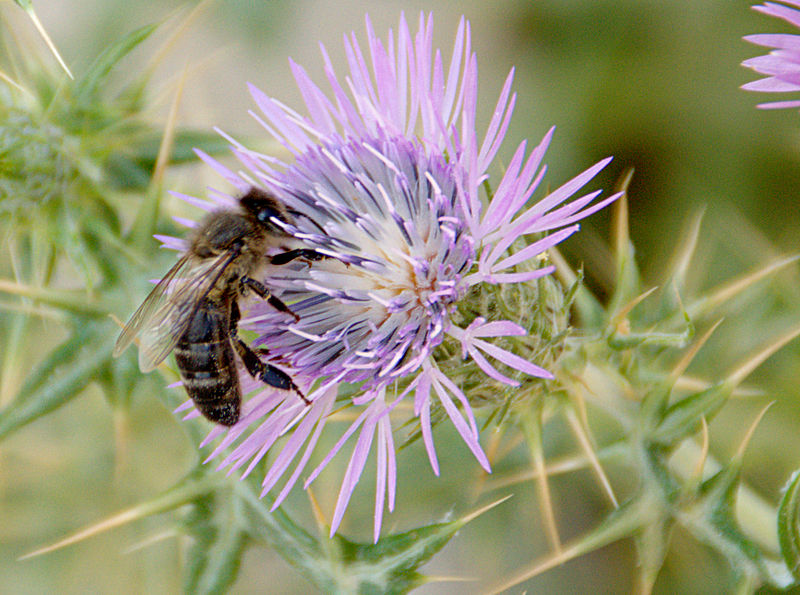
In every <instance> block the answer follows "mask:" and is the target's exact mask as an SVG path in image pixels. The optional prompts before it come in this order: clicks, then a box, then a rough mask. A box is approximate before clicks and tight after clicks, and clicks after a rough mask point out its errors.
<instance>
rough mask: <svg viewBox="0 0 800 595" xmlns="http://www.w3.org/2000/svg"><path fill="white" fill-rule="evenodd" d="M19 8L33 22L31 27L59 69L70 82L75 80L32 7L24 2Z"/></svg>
mask: <svg viewBox="0 0 800 595" xmlns="http://www.w3.org/2000/svg"><path fill="white" fill-rule="evenodd" d="M19 6H21V7H22V9H23V10H24V11H25V12H26V13H27V14H28V17H29V18H30V19H31V21H33V26H34V27H36V30H37V31H38V32H39V35H41V36H42V39H44V42H45V43H46V44H47V47H48V48H50V51H51V52H52V53H53V55H54V56H55V58H56V60H58V63H59V64H60V65H61V68H63V69H64V72H66V73H67V76H68V77H69V78H71V79H72V80H75V77H74V76H72V72H70V69H69V67H68V66H67V63H66V62H64V60H63V58H61V54H59V53H58V49H57V48H56V45H55V44H54V43H53V40H52V39H50V36H49V35H48V34H47V31H46V30H45V28H44V25H42V23H41V21H40V20H39V17H38V16H36V12H34V10H33V5H32V4H31V3H30V2H26V3H25V6H23V5H22V4H19Z"/></svg>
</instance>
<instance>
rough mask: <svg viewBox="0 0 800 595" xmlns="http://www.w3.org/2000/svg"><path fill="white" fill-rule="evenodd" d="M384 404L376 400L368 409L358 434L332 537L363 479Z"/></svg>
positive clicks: (333, 522)
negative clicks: (360, 480)
mask: <svg viewBox="0 0 800 595" xmlns="http://www.w3.org/2000/svg"><path fill="white" fill-rule="evenodd" d="M384 406H385V405H384V403H383V402H382V400H376V401H375V402H373V403H372V404H371V405H370V406H369V408H368V409H367V410H366V412H367V421H366V422H365V423H364V426H363V427H362V428H361V434H360V435H359V436H358V441H357V442H356V445H355V447H354V448H353V455H352V457H350V463H348V465H347V471H345V474H344V479H343V480H342V487H341V488H340V489H339V498H338V499H337V501H336V509H335V510H334V513H333V518H332V519H331V532H330V536H331V537H333V535H334V534H335V533H336V530H337V529H338V528H339V523H341V522H342V517H343V516H344V511H345V509H346V508H347V504H348V503H349V502H350V497H351V496H352V495H353V490H355V488H356V484H358V480H359V479H361V473H362V472H363V471H364V465H365V464H366V462H367V455H368V454H369V449H370V447H371V446H372V440H373V438H374V437H375V426H376V424H377V418H378V416H379V415H380V412H381V411H382V409H383V407H384Z"/></svg>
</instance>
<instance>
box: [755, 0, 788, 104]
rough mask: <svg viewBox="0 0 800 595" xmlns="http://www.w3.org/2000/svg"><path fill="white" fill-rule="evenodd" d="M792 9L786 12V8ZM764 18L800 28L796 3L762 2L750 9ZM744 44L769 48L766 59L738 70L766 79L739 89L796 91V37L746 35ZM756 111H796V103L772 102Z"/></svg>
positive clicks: (776, 91) (763, 58)
mask: <svg viewBox="0 0 800 595" xmlns="http://www.w3.org/2000/svg"><path fill="white" fill-rule="evenodd" d="M787 5H790V6H794V7H795V8H790V7H789V6H787ZM753 9H754V10H757V11H758V12H762V13H764V14H766V15H769V16H773V17H777V18H779V19H783V20H784V21H786V22H788V23H790V24H791V25H793V26H795V27H798V28H800V10H798V9H800V1H798V0H782V1H781V3H780V4H779V3H777V2H765V3H764V4H759V5H757V6H754V7H753ZM744 39H745V40H746V41H749V42H751V43H754V44H756V45H760V46H763V47H768V48H772V51H770V53H769V54H767V55H766V56H758V57H756V58H750V59H749V60H745V61H744V62H742V66H746V67H748V68H752V69H753V70H755V71H756V72H758V73H759V74H763V75H766V78H762V79H759V80H757V81H753V82H751V83H747V84H745V85H742V89H745V90H747V91H761V92H765V93H789V92H795V91H800V36H799V35H790V34H783V33H767V34H760V35H748V36H746V37H745V38H744ZM758 107H760V108H767V109H780V108H794V107H800V100H797V99H795V100H789V101H773V102H769V103H762V104H760V105H759V106H758Z"/></svg>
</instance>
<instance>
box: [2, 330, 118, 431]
mask: <svg viewBox="0 0 800 595" xmlns="http://www.w3.org/2000/svg"><path fill="white" fill-rule="evenodd" d="M113 341H114V337H113V335H112V334H111V333H109V332H108V326H107V325H106V324H100V323H95V322H87V323H85V324H83V325H78V326H77V328H76V330H75V331H74V333H73V334H72V335H71V336H70V337H69V338H68V339H67V340H66V341H65V342H64V343H62V344H61V345H60V346H59V347H57V348H56V349H55V350H54V351H53V352H52V353H50V354H49V355H48V356H47V357H46V358H45V359H44V361H42V362H41V363H40V364H39V365H37V366H36V367H35V368H34V369H33V370H32V371H31V372H30V373H29V374H28V378H27V380H26V381H25V383H24V384H23V385H22V387H21V388H20V390H19V392H18V393H17V395H16V397H15V398H14V400H13V401H12V402H11V403H9V404H8V405H7V406H6V407H5V408H4V409H3V410H2V411H0V438H2V437H4V436H6V435H7V434H9V433H11V432H13V431H14V430H17V429H19V428H21V427H22V426H24V425H26V424H28V423H30V422H32V421H35V420H36V419H38V418H39V417H41V416H43V415H45V414H46V413H49V412H50V411H53V410H54V409H56V408H58V407H60V406H61V405H63V404H65V403H67V402H68V401H70V400H71V399H73V398H74V397H76V396H78V394H80V392H81V391H82V390H83V389H84V388H86V386H87V385H88V384H89V383H90V382H91V381H92V380H93V379H94V378H95V376H96V375H97V374H98V373H99V371H100V370H101V369H102V368H103V367H104V366H105V365H106V364H107V363H108V361H109V359H110V357H111V347H112V344H113Z"/></svg>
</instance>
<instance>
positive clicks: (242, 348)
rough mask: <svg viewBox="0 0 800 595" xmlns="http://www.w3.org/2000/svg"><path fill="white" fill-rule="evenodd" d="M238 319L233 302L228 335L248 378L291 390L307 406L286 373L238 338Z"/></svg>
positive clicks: (305, 400)
mask: <svg viewBox="0 0 800 595" xmlns="http://www.w3.org/2000/svg"><path fill="white" fill-rule="evenodd" d="M240 318H241V314H240V312H239V304H237V303H236V301H234V302H233V303H232V304H231V317H230V327H229V331H230V332H229V334H230V337H231V341H232V342H233V346H234V347H235V348H236V352H237V353H238V354H239V357H240V358H241V359H242V363H243V364H244V367H245V368H247V371H248V372H249V373H250V376H252V377H253V378H255V379H256V380H260V381H261V382H263V383H265V384H269V385H270V386H274V387H275V388H281V389H283V390H292V391H294V392H296V393H297V394H298V396H299V397H300V398H301V399H303V402H304V403H305V404H306V405H309V404H310V401H309V400H308V399H307V398H306V396H305V395H304V394H303V392H302V391H301V390H300V389H299V388H298V387H297V385H296V384H295V383H294V381H293V380H292V379H291V377H290V376H289V375H288V374H287V373H286V372H284V371H283V370H281V369H279V368H276V367H275V366H272V365H270V364H267V363H265V362H262V361H261V358H259V357H258V355H257V354H256V352H255V351H253V348H252V347H250V346H249V345H248V344H247V343H245V342H244V341H242V340H241V339H240V338H239V319H240ZM259 352H261V353H265V354H266V353H267V350H266V349H263V348H261V349H259Z"/></svg>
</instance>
